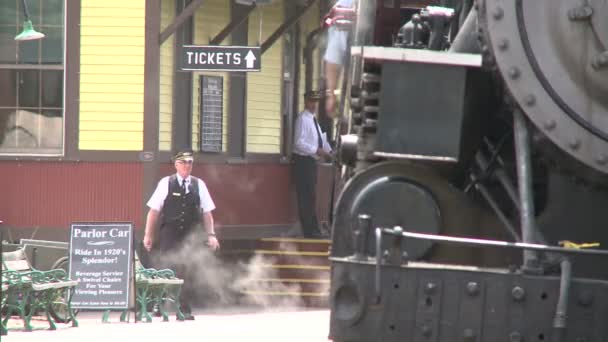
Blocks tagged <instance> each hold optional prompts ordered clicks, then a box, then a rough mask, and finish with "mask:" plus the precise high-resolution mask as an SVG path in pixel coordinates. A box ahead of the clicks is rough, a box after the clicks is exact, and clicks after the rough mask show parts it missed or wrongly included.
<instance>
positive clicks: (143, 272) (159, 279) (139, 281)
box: [102, 253, 184, 323]
mask: <svg viewBox="0 0 608 342" xmlns="http://www.w3.org/2000/svg"><path fill="white" fill-rule="evenodd" d="M183 284H184V280H183V279H179V278H177V277H175V273H174V272H173V271H172V270H170V269H163V270H157V269H154V268H145V267H144V266H143V265H142V264H141V262H140V260H139V257H138V256H137V253H135V300H136V305H137V309H138V310H137V315H136V317H135V319H136V320H139V321H144V320H145V321H146V322H148V323H149V322H152V315H151V314H150V311H149V308H151V307H153V306H157V307H158V308H159V310H160V314H161V316H162V318H163V321H165V322H166V321H168V320H169V315H168V313H167V310H166V304H171V303H172V304H173V306H174V307H175V310H176V314H177V319H178V320H180V321H183V320H184V314H183V312H182V311H181V307H180V305H179V295H180V292H181V288H182V285H183ZM109 313H110V312H109V311H106V312H105V313H104V315H103V318H102V321H103V322H107V321H108V319H109ZM127 313H128V310H125V311H123V313H122V314H121V316H120V321H121V322H124V321H126V317H127Z"/></svg>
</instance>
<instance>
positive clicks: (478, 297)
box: [330, 258, 608, 342]
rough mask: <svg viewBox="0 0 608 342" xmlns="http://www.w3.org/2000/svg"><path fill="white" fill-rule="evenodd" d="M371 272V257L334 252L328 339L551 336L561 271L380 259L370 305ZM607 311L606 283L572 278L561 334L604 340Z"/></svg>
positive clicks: (480, 340) (481, 341)
mask: <svg viewBox="0 0 608 342" xmlns="http://www.w3.org/2000/svg"><path fill="white" fill-rule="evenodd" d="M373 272H374V266H373V264H372V263H371V262H353V261H351V260H349V259H345V258H335V259H333V269H332V279H335V281H334V282H333V283H332V288H331V294H330V295H331V308H332V314H331V325H330V337H331V338H332V340H333V341H335V342H345V341H349V342H358V341H383V342H391V341H395V342H397V341H477V342H495V341H544V340H547V341H548V340H551V339H552V338H553V337H554V336H555V333H554V327H553V326H554V318H555V311H556V307H557V303H558V299H559V291H560V278H559V277H541V276H526V275H523V274H521V273H511V272H508V271H506V270H485V269H474V268H469V269H465V268H462V267H460V268H458V267H449V266H444V267H442V268H437V266H434V265H425V264H415V265H413V264H411V265H408V266H402V267H394V266H386V265H385V266H383V267H382V279H381V285H382V287H381V298H380V302H379V303H378V304H374V301H373V288H374V284H373V276H372V274H373ZM345 293H350V294H351V295H349V296H346V295H344V294H345ZM354 293H356V295H353V294H354ZM337 294H339V295H338V296H337ZM606 314H608V283H607V282H600V281H593V280H588V279H581V278H575V279H572V282H571V288H570V291H569V300H568V308H567V312H566V316H567V317H569V319H568V325H567V328H566V329H564V333H565V339H564V340H565V341H587V342H593V341H596V342H600V341H604V340H605V337H606V336H608V326H607V325H606V324H605V317H606V316H605V315H606Z"/></svg>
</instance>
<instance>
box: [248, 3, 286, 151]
mask: <svg viewBox="0 0 608 342" xmlns="http://www.w3.org/2000/svg"><path fill="white" fill-rule="evenodd" d="M284 18H285V11H284V3H283V2H282V1H274V2H272V4H271V5H267V6H258V7H257V8H256V9H255V10H254V11H253V12H252V13H251V15H250V16H249V37H248V39H249V45H251V46H256V45H261V44H262V43H263V42H264V41H265V40H266V39H268V37H270V35H271V34H272V33H273V32H274V31H275V30H276V29H277V28H278V27H279V26H280V25H281V24H282V23H283V21H284ZM260 24H261V28H262V29H261V34H260ZM282 53H283V39H282V38H279V39H278V40H277V41H276V42H275V43H274V45H272V46H271V47H270V48H269V49H268V50H267V51H266V52H264V54H263V55H262V70H261V71H260V72H249V73H248V74H247V118H246V125H247V126H246V127H247V129H246V132H247V135H246V142H247V146H246V151H247V152H248V153H280V152H281V117H282V115H281V110H282V109H281V80H282V72H283V60H282V58H281V56H282Z"/></svg>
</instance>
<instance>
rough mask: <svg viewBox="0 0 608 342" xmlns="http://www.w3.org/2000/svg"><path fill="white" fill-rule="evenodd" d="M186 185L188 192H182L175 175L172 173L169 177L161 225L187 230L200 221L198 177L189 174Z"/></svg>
mask: <svg viewBox="0 0 608 342" xmlns="http://www.w3.org/2000/svg"><path fill="white" fill-rule="evenodd" d="M188 187H189V188H188V189H189V190H190V192H188V193H187V194H184V193H182V189H181V187H180V185H179V182H178V180H177V176H176V175H173V176H171V177H170V178H169V193H168V194H167V198H165V202H164V204H163V210H162V213H163V224H162V226H161V227H163V228H165V227H171V228H177V229H182V230H184V229H186V230H187V229H190V228H192V226H194V225H195V224H196V223H198V222H200V221H201V214H200V207H201V203H200V197H199V195H198V178H196V177H193V176H190V185H189V186H188Z"/></svg>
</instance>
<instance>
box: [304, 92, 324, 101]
mask: <svg viewBox="0 0 608 342" xmlns="http://www.w3.org/2000/svg"><path fill="white" fill-rule="evenodd" d="M321 97H322V95H321V92H320V91H317V90H309V91H307V92H306V93H304V98H305V99H306V100H317V101H318V100H320V99H321Z"/></svg>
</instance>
